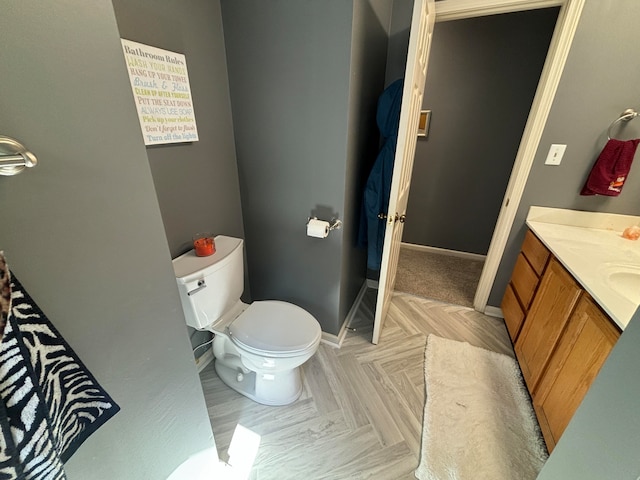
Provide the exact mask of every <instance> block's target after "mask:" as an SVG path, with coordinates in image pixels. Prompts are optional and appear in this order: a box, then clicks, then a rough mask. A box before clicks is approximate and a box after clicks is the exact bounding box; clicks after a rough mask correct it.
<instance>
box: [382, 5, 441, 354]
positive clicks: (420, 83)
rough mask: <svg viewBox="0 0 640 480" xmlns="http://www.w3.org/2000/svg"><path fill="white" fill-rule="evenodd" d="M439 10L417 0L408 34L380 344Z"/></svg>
mask: <svg viewBox="0 0 640 480" xmlns="http://www.w3.org/2000/svg"><path fill="white" fill-rule="evenodd" d="M435 18H436V11H435V2H434V0H415V1H414V4H413V18H412V21H411V32H410V34H409V51H408V53H407V66H406V69H405V75H404V89H403V91H402V106H401V110H400V125H399V129H398V145H397V147H396V155H395V160H394V165H393V178H392V180H391V194H390V196H389V211H388V212H387V219H386V222H387V226H386V228H385V235H384V247H383V249H382V264H381V267H380V284H379V287H378V299H377V303H376V316H375V321H374V324H373V339H372V340H371V341H372V342H373V343H375V344H377V343H378V341H379V339H380V333H381V332H382V326H383V324H384V320H385V317H386V316H387V311H388V310H389V303H390V302H391V295H392V294H393V286H394V283H395V278H396V269H397V267H398V255H399V253H400V241H401V240H402V231H403V227H404V218H405V210H406V207H407V200H408V198H409V186H410V183H411V171H412V169H413V158H414V154H415V150H416V140H417V133H418V121H419V118H420V109H421V108H422V95H423V93H424V85H425V80H426V76H427V63H428V58H429V47H430V46H431V36H432V35H433V27H434V24H435Z"/></svg>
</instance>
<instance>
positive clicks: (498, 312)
mask: <svg viewBox="0 0 640 480" xmlns="http://www.w3.org/2000/svg"><path fill="white" fill-rule="evenodd" d="M484 314H485V315H488V316H490V317H496V318H504V315H503V314H502V309H501V308H499V307H492V306H491V305H487V306H486V307H484Z"/></svg>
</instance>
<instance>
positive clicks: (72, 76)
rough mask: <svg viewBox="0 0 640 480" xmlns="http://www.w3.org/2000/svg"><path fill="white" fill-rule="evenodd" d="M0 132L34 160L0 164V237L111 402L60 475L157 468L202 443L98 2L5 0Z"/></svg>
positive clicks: (158, 473) (173, 294)
mask: <svg viewBox="0 0 640 480" xmlns="http://www.w3.org/2000/svg"><path fill="white" fill-rule="evenodd" d="M0 43H1V44H2V49H0V84H2V95H1V96H0V133H2V134H4V135H9V136H13V137H17V138H19V139H21V140H23V141H24V142H25V143H26V144H27V146H28V147H29V148H30V149H32V150H33V151H34V153H36V154H37V155H38V157H39V159H40V164H39V165H38V166H37V167H36V168H35V169H32V170H30V171H27V172H24V173H22V174H20V175H18V176H16V177H2V178H0V184H1V185H0V204H1V205H2V207H3V208H2V209H1V210H0V225H2V228H0V248H2V249H4V250H5V252H6V255H7V257H8V261H9V264H10V267H11V268H12V270H13V271H14V273H15V274H16V276H17V277H18V278H19V279H20V280H21V281H22V283H23V284H24V286H25V288H27V290H28V291H29V293H30V294H31V295H32V296H33V297H34V299H35V301H36V302H37V303H38V304H39V305H40V307H41V308H42V309H43V310H44V312H45V313H46V314H47V315H48V316H49V318H50V320H51V321H52V322H53V324H54V325H55V326H56V327H57V328H58V329H59V330H60V332H61V334H62V335H63V336H64V337H65V338H66V340H67V341H68V342H69V343H70V345H71V346H72V347H73V348H74V349H75V350H76V352H77V353H78V355H79V356H80V358H81V359H82V360H83V361H84V362H85V363H86V365H87V367H88V368H89V369H90V370H91V371H92V373H93V374H94V375H95V376H96V378H97V379H98V381H99V382H100V383H101V384H102V385H103V386H104V387H105V389H106V390H107V391H108V392H109V394H111V395H112V396H113V398H114V399H115V400H116V401H117V402H118V403H119V404H120V406H121V407H122V411H121V412H120V413H118V414H117V415H116V416H115V417H114V418H113V419H111V420H110V421H108V422H107V423H106V424H105V425H104V426H103V427H101V428H100V429H99V430H98V431H97V432H96V433H95V434H94V435H93V436H91V437H90V438H89V440H87V442H85V443H84V444H83V445H82V447H80V449H79V450H78V452H77V453H76V454H75V455H74V457H72V459H71V460H70V461H69V462H68V464H67V466H66V469H67V473H68V477H69V479H71V480H73V479H77V480H91V479H96V480H104V479H106V478H113V479H116V478H117V479H132V480H133V479H135V480H138V479H142V478H153V479H159V478H166V477H167V476H168V475H169V473H170V472H171V471H172V470H173V469H174V468H175V467H176V466H177V465H178V464H180V463H181V462H182V461H183V460H185V459H186V458H187V457H188V456H189V455H191V454H193V453H195V452H197V451H199V450H202V449H205V448H207V447H212V446H213V439H212V433H211V428H210V426H209V420H208V416H207V410H206V407H205V404H204V399H203V395H202V389H201V387H200V383H199V379H198V376H197V374H196V370H195V368H194V365H193V359H192V355H191V349H190V348H189V343H188V339H187V335H186V330H185V328H184V318H183V315H182V311H181V308H180V300H179V297H178V292H177V288H176V285H175V279H174V275H173V271H172V268H171V263H170V259H171V256H170V252H169V248H168V246H167V242H166V240H165V233H164V230H163V227H162V220H161V217H160V211H159V208H158V202H157V199H156V195H155V192H154V185H153V182H152V178H151V172H150V170H149V164H148V160H147V156H146V152H145V148H144V145H143V143H142V137H141V135H140V128H139V124H138V119H137V115H136V110H135V106H134V102H133V97H132V94H131V88H130V85H129V80H128V77H127V73H126V70H125V63H124V58H123V55H122V48H121V45H120V39H119V34H118V28H117V26H116V20H115V16H114V12H113V8H112V5H111V2H109V1H106V0H96V1H93V2H84V1H79V0H68V1H66V2H51V3H42V2H40V1H32V0H23V1H21V2H5V4H4V5H3V11H2V16H1V18H0Z"/></svg>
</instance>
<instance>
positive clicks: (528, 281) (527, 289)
mask: <svg viewBox="0 0 640 480" xmlns="http://www.w3.org/2000/svg"><path fill="white" fill-rule="evenodd" d="M511 285H512V286H513V289H514V291H515V294H516V295H517V296H518V299H519V300H520V304H521V305H522V308H523V309H524V310H525V311H527V310H529V305H531V299H532V298H533V294H534V293H535V291H536V288H537V287H538V275H536V272H535V271H534V270H533V268H532V267H531V265H529V262H527V259H526V258H525V257H524V255H523V254H522V252H521V253H520V254H519V255H518V259H517V260H516V265H515V267H513V275H512V276H511Z"/></svg>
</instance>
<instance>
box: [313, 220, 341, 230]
mask: <svg viewBox="0 0 640 480" xmlns="http://www.w3.org/2000/svg"><path fill="white" fill-rule="evenodd" d="M311 220H318V217H307V225H309V222H310V221H311ZM328 223H329V231H331V230H340V228H341V227H342V220H339V219H337V218H332V219H331V221H330V222H328Z"/></svg>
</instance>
